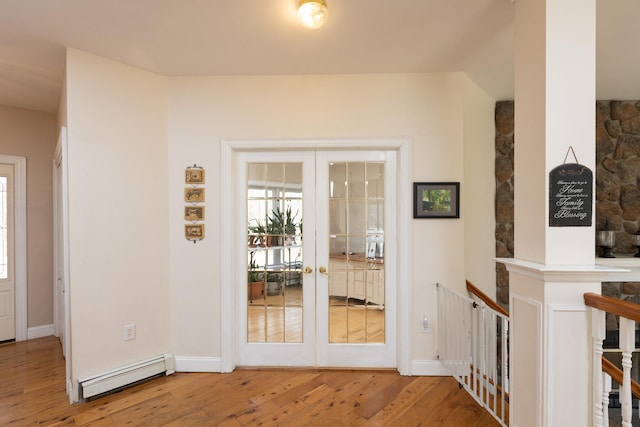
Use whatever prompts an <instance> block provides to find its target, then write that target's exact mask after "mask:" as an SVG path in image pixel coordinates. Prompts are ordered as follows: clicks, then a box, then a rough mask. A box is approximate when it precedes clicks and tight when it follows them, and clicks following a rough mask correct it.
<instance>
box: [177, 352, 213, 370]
mask: <svg viewBox="0 0 640 427" xmlns="http://www.w3.org/2000/svg"><path fill="white" fill-rule="evenodd" d="M176 372H222V364H221V361H220V358H219V357H193V356H176Z"/></svg>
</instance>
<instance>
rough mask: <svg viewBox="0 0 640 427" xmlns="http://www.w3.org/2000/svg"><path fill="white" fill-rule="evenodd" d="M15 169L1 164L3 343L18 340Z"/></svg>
mask: <svg viewBox="0 0 640 427" xmlns="http://www.w3.org/2000/svg"><path fill="white" fill-rule="evenodd" d="M14 182H15V180H14V167H13V165H8V164H0V341H6V340H13V339H15V338H16V316H15V301H16V298H15V295H16V281H15V268H14V266H15V260H14V253H15V227H14V224H15V220H14V208H13V204H14V190H15V188H14Z"/></svg>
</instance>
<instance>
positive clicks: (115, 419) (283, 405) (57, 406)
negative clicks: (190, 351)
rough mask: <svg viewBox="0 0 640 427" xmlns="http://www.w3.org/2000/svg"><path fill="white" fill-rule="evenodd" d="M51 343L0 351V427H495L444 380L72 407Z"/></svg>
mask: <svg viewBox="0 0 640 427" xmlns="http://www.w3.org/2000/svg"><path fill="white" fill-rule="evenodd" d="M64 369H65V368H64V360H63V358H62V354H61V350H60V343H59V341H58V340H57V339H56V338H54V337H47V338H40V339H36V340H31V341H27V342H21V343H13V344H5V345H0V425H9V426H124V425H130V426H258V425H264V426H276V425H277V426H387V425H389V426H391V425H393V426H430V427H433V426H455V427H458V426H460V427H467V426H468V427H481V426H492V427H493V426H498V423H497V421H495V420H494V419H493V418H492V417H491V416H490V415H489V414H488V413H486V412H485V411H484V410H483V409H482V408H481V407H480V406H479V405H478V404H477V403H476V402H475V401H474V400H473V399H472V398H471V397H470V396H469V395H468V394H467V393H466V392H465V391H464V390H460V389H458V386H457V383H456V381H455V380H454V379H453V378H450V377H403V376H400V375H398V374H397V373H396V372H393V371H370V370H367V371H345V370H316V369H305V370H275V369H272V370H243V369H238V370H236V371H235V372H233V373H232V374H212V373H177V374H174V375H170V376H168V377H162V378H157V379H154V380H151V381H148V382H145V383H143V384H139V385H137V386H134V387H131V388H128V389H126V390H123V391H120V392H118V393H114V394H111V395H108V396H105V397H102V398H99V399H96V400H94V401H91V402H86V403H81V404H76V405H69V403H68V400H67V396H66V395H65V387H64Z"/></svg>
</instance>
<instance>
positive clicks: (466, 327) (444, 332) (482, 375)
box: [437, 282, 509, 427]
mask: <svg viewBox="0 0 640 427" xmlns="http://www.w3.org/2000/svg"><path fill="white" fill-rule="evenodd" d="M468 283H469V282H468ZM437 288H438V325H439V332H438V346H439V358H440V361H441V363H442V364H443V365H444V366H445V367H447V368H448V369H449V371H450V372H451V374H452V375H453V377H454V378H456V379H457V380H458V383H459V384H460V386H461V387H464V388H465V389H466V390H467V392H469V394H470V395H471V396H472V397H473V398H474V399H475V400H476V401H477V402H478V403H479V404H480V405H482V406H483V407H484V408H485V409H487V411H489V413H490V414H491V415H492V416H493V417H494V418H495V419H496V420H497V421H498V422H499V423H500V424H501V425H502V426H505V427H506V426H507V425H508V419H509V415H508V405H509V360H508V347H509V343H508V340H509V315H508V313H507V314H506V315H505V314H504V311H502V312H501V311H498V310H495V309H493V308H491V307H490V306H489V305H488V304H487V303H485V302H483V301H481V300H480V301H478V300H474V299H472V298H470V297H468V296H465V295H462V294H460V293H457V292H455V291H453V290H451V289H448V288H446V287H444V286H442V285H440V284H438V285H437ZM476 289H477V288H476Z"/></svg>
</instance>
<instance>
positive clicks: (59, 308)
mask: <svg viewBox="0 0 640 427" xmlns="http://www.w3.org/2000/svg"><path fill="white" fill-rule="evenodd" d="M67 168H68V166H67V130H66V127H62V128H61V129H60V135H59V137H58V144H57V146H56V153H55V158H54V162H53V218H54V226H53V235H54V247H53V260H54V262H53V268H54V271H53V274H54V276H53V278H54V283H53V294H54V306H53V311H54V333H55V334H56V336H57V337H58V338H59V339H60V344H61V345H62V354H63V355H64V357H65V366H66V370H65V376H66V379H67V381H66V391H67V395H69V402H71V403H73V402H75V401H77V400H78V396H77V394H78V391H77V390H72V387H71V336H70V335H69V331H70V329H71V318H70V316H69V305H70V303H69V299H70V292H69V212H68V209H67V206H68V182H67Z"/></svg>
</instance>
